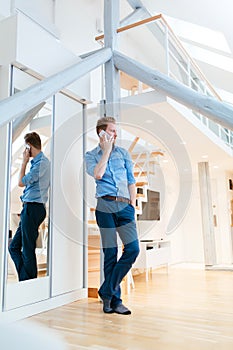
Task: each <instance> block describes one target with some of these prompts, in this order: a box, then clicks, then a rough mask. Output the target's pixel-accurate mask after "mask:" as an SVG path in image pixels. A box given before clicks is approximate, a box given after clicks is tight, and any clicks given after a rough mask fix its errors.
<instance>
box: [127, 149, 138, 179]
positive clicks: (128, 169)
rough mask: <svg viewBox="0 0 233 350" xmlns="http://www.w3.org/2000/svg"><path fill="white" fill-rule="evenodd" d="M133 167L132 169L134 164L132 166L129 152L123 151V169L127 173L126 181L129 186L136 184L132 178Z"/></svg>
mask: <svg viewBox="0 0 233 350" xmlns="http://www.w3.org/2000/svg"><path fill="white" fill-rule="evenodd" d="M133 167H134V164H133V161H132V158H131V156H130V154H129V152H128V151H126V150H125V168H126V171H127V180H128V184H129V185H132V184H135V182H136V180H135V177H134V171H133Z"/></svg>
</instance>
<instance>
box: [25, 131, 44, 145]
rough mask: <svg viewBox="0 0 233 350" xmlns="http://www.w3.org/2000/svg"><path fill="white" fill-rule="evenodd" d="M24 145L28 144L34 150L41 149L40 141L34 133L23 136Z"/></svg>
mask: <svg viewBox="0 0 233 350" xmlns="http://www.w3.org/2000/svg"><path fill="white" fill-rule="evenodd" d="M24 140H25V143H30V144H31V145H32V146H33V147H35V148H36V149H41V139H40V136H39V135H38V134H37V133H36V132H29V133H27V134H26V135H25V136H24Z"/></svg>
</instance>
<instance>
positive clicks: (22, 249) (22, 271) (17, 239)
mask: <svg viewBox="0 0 233 350" xmlns="http://www.w3.org/2000/svg"><path fill="white" fill-rule="evenodd" d="M45 216H46V210H45V206H44V204H42V203H35V202H32V203H29V202H28V203H24V205H23V209H22V212H21V214H20V223H19V226H18V228H17V231H16V233H15V235H14V237H13V239H12V241H11V243H10V246H9V253H10V255H11V258H12V260H13V261H14V264H15V267H16V270H17V273H18V277H19V281H24V280H28V279H31V278H36V277H37V261H36V252H35V251H36V240H37V237H38V228H39V226H40V224H41V223H42V222H43V221H44V219H45Z"/></svg>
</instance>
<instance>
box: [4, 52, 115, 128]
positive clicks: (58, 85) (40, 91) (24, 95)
mask: <svg viewBox="0 0 233 350" xmlns="http://www.w3.org/2000/svg"><path fill="white" fill-rule="evenodd" d="M111 57H112V51H111V49H110V48H104V49H101V50H99V52H97V53H93V54H92V55H90V56H88V57H87V58H85V59H83V60H82V61H81V62H78V63H76V64H74V65H72V66H71V67H68V68H66V69H64V70H63V71H61V72H59V73H56V74H54V75H52V76H51V77H49V78H46V79H45V80H43V81H40V82H39V83H36V84H34V85H33V86H31V87H29V88H27V89H25V90H23V91H20V92H18V93H17V94H15V95H13V96H11V97H8V98H6V99H4V100H2V101H0V116H1V117H0V118H1V119H0V127H1V126H3V125H5V124H7V123H9V122H10V121H11V120H13V119H15V118H17V117H18V116H20V115H21V114H23V113H26V112H28V111H29V110H30V109H32V108H33V107H35V106H37V105H38V104H39V103H41V102H43V101H45V100H46V99H48V98H49V97H51V96H52V95H54V94H56V93H57V92H59V91H60V90H62V89H63V88H65V87H66V86H68V85H70V84H71V83H73V82H74V81H76V80H78V79H79V78H81V77H82V76H84V75H85V74H87V73H89V72H90V71H92V70H93V69H95V68H97V67H99V66H100V65H102V64H104V63H105V62H107V61H109V60H110V59H111Z"/></svg>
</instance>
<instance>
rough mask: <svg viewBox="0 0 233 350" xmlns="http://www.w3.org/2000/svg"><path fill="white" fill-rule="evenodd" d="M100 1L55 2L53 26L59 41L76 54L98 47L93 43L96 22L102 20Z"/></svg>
mask: <svg viewBox="0 0 233 350" xmlns="http://www.w3.org/2000/svg"><path fill="white" fill-rule="evenodd" d="M101 4H102V1H101V0H95V1H91V0H79V1H76V0H57V1H56V15H55V24H56V26H57V28H58V30H59V32H60V39H61V41H62V42H63V43H64V44H65V46H67V48H69V49H70V50H72V51H73V52H75V53H76V54H81V53H85V52H88V51H92V50H95V49H99V48H100V46H99V44H97V43H96V42H95V35H96V34H97V30H96V20H97V19H98V18H102V16H103V9H102V5H101Z"/></svg>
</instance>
